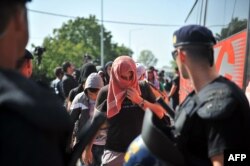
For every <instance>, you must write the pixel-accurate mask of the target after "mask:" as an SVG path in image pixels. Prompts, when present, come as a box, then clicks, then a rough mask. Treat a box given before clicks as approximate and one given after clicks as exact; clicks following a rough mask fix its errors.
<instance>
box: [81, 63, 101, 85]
mask: <svg viewBox="0 0 250 166" xmlns="http://www.w3.org/2000/svg"><path fill="white" fill-rule="evenodd" d="M91 73H97V70H96V66H95V65H94V64H93V63H90V62H88V63H86V64H84V65H82V67H81V69H80V76H79V79H78V83H79V84H83V83H84V82H85V81H86V80H87V78H88V76H89V75H90V74H91Z"/></svg>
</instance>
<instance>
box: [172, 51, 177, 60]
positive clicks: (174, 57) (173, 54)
mask: <svg viewBox="0 0 250 166" xmlns="http://www.w3.org/2000/svg"><path fill="white" fill-rule="evenodd" d="M177 55H178V50H177V49H175V50H174V51H172V57H173V59H174V60H176V57H177Z"/></svg>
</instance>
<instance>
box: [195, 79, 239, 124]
mask: <svg viewBox="0 0 250 166" xmlns="http://www.w3.org/2000/svg"><path fill="white" fill-rule="evenodd" d="M198 100H199V102H200V108H199V109H198V111H197V114H198V115H199V116H200V117H201V118H202V119H221V118H225V117H228V116H229V115H230V114H231V112H232V111H233V110H234V108H235V106H236V103H237V102H236V100H235V98H234V95H233V91H232V89H231V88H230V87H229V86H228V85H227V84H223V83H220V82H215V83H213V84H211V85H208V86H206V87H205V88H204V89H202V90H201V91H200V92H199V93H198Z"/></svg>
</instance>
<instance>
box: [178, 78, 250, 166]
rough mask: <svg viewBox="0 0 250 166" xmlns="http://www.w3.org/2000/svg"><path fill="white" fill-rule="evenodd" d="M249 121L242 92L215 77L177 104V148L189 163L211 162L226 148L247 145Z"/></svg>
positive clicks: (246, 105) (205, 163) (249, 111)
mask: <svg viewBox="0 0 250 166" xmlns="http://www.w3.org/2000/svg"><path fill="white" fill-rule="evenodd" d="M185 114H186V115H187V116H185ZM183 115H184V116H183ZM183 117H185V118H183ZM184 119H185V123H184V125H183V126H182V124H183V121H184ZM249 122H250V109H249V103H248V101H247V99H246V97H245V95H244V93H243V92H242V91H241V89H239V88H238V87H237V86H236V85H235V84H234V83H233V82H231V81H229V80H227V79H225V78H223V77H218V78H217V79H215V80H214V81H213V82H211V83H210V84H208V85H207V86H206V87H204V88H203V89H202V90H201V91H200V92H199V93H198V94H195V93H194V92H192V93H191V94H190V95H189V96H188V97H187V98H186V100H185V101H184V102H183V104H181V105H180V108H179V110H178V112H177V116H176V120H175V127H176V131H177V133H180V134H181V135H180V137H179V144H178V145H179V148H180V149H181V151H182V152H183V153H184V156H185V158H186V160H187V163H188V165H211V162H210V158H211V157H212V156H214V155H219V154H221V153H223V152H224V150H226V149H243V150H244V149H250V141H249V135H250V130H249V128H250V123H249Z"/></svg>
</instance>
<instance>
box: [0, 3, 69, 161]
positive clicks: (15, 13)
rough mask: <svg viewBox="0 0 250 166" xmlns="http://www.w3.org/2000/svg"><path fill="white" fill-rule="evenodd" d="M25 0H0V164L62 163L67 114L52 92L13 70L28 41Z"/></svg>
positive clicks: (66, 140)
mask: <svg viewBox="0 0 250 166" xmlns="http://www.w3.org/2000/svg"><path fill="white" fill-rule="evenodd" d="M27 1H28V0H1V1H0V165H1V166H5V165H9V166H12V165H13V166H17V165H26V166H45V165H46V166H56V165H58V166H59V165H60V166H63V165H65V164H66V160H67V153H66V147H67V143H69V139H70V135H71V131H72V127H73V125H72V123H71V121H70V118H69V116H68V114H67V112H66V110H65V109H64V108H63V106H61V104H60V101H59V100H58V99H57V97H56V96H54V95H53V94H52V93H51V92H48V91H47V90H45V89H42V88H41V87H40V86H38V85H37V84H36V83H35V82H33V81H32V80H28V79H27V78H25V77H23V76H21V75H20V74H19V73H18V72H17V71H16V69H15V68H16V65H17V61H18V60H19V59H20V58H21V57H22V56H23V55H24V52H25V46H26V44H27V42H28V23H27V9H26V7H25V5H26V2H27Z"/></svg>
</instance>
